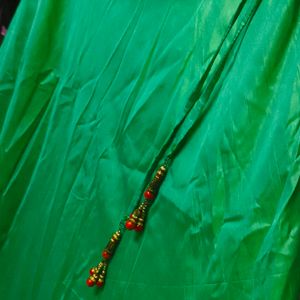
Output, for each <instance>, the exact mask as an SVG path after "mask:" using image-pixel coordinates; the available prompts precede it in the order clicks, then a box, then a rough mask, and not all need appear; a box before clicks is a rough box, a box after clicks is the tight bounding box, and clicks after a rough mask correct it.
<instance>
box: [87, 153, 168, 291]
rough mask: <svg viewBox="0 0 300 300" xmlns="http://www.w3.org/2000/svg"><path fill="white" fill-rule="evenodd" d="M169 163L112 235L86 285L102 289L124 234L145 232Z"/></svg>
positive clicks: (91, 270)
mask: <svg viewBox="0 0 300 300" xmlns="http://www.w3.org/2000/svg"><path fill="white" fill-rule="evenodd" d="M168 162H169V158H167V160H166V162H165V163H164V164H163V165H162V166H160V167H159V168H158V170H157V171H156V174H155V176H154V178H153V179H152V180H151V182H150V184H149V185H148V187H147V189H146V190H145V192H144V194H143V197H144V199H143V201H142V203H141V204H139V205H138V206H137V207H136V208H135V209H134V210H133V212H132V213H131V214H130V215H129V216H128V217H126V219H125V223H124V222H121V223H120V224H121V225H120V228H119V230H118V231H116V232H115V233H114V234H113V235H112V237H111V239H110V240H109V242H108V244H107V245H106V247H105V248H104V250H103V252H102V261H101V262H100V263H99V264H98V265H97V266H96V267H93V268H91V269H90V276H89V278H88V279H87V281H86V284H87V285H88V286H89V287H92V286H94V285H95V284H96V285H97V286H98V287H102V286H103V285H104V283H105V276H106V273H107V268H108V263H109V261H110V260H111V258H112V257H113V255H114V253H115V251H116V248H117V247H118V245H119V243H120V241H121V238H122V234H123V232H124V231H125V230H135V231H137V232H141V231H143V230H144V226H145V220H146V218H147V215H148V213H149V209H150V207H151V205H152V204H153V202H154V200H155V198H156V196H157V194H158V191H159V188H160V186H161V183H162V181H163V180H164V178H165V176H166V173H167V168H168Z"/></svg>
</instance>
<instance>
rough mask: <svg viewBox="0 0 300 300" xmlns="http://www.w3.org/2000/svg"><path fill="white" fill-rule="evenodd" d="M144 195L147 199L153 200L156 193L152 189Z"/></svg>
mask: <svg viewBox="0 0 300 300" xmlns="http://www.w3.org/2000/svg"><path fill="white" fill-rule="evenodd" d="M144 197H145V199H147V200H153V199H154V198H155V195H154V194H153V193H152V192H151V191H149V190H147V191H145V193H144Z"/></svg>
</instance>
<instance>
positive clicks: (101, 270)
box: [86, 0, 261, 287]
mask: <svg viewBox="0 0 300 300" xmlns="http://www.w3.org/2000/svg"><path fill="white" fill-rule="evenodd" d="M260 3H261V0H257V1H256V2H255V4H254V5H253V7H252V9H251V10H250V13H249V14H247V15H246V17H245V18H243V20H242V21H241V23H240V26H239V30H237V32H236V34H235V36H234V38H233V43H232V45H231V46H230V47H229V48H228V49H226V50H227V51H225V55H224V57H223V59H222V61H221V62H220V63H219V65H220V66H224V64H225V62H226V57H227V55H228V53H229V52H230V50H232V48H233V45H234V43H235V42H236V40H237V37H238V36H239V35H240V33H241V32H242V29H243V28H244V27H245V25H246V24H247V23H248V22H250V21H251V18H252V17H253V15H254V14H255V11H256V10H257V8H258V6H259V4H260ZM242 8H243V5H242V6H241V7H240V10H239V13H240V11H241V10H242ZM236 18H237V16H235V20H234V22H235V21H236ZM229 32H230V31H228V32H227V33H226V36H225V38H224V40H223V41H222V43H221V45H220V47H219V49H218V51H217V52H216V54H215V56H214V58H213V59H212V61H211V63H210V64H209V66H208V68H207V72H206V73H207V74H206V76H204V77H205V78H206V77H207V76H208V73H210V71H211V68H212V66H213V64H214V62H215V59H216V57H217V55H218V54H219V53H220V52H221V50H222V47H223V43H224V41H225V39H226V37H227V35H228V34H229ZM226 52H227V53H226ZM217 76H218V72H215V74H214V75H213V76H212V78H210V80H208V84H207V85H206V87H205V86H204V82H203V81H204V79H203V81H202V80H201V81H200V82H199V85H198V86H197V89H196V91H195V93H194V94H193V95H192V97H191V98H194V99H193V100H195V101H192V104H191V105H190V107H189V108H188V110H187V112H186V114H185V115H184V117H183V119H182V120H181V121H180V122H179V124H177V126H176V127H175V129H174V131H173V133H172V134H171V136H170V138H169V140H168V141H167V143H166V145H165V146H166V147H163V148H162V151H161V152H160V154H159V155H158V157H157V159H156V160H159V157H161V156H163V155H164V153H162V152H165V153H166V152H169V154H167V155H166V156H165V159H164V160H163V161H164V162H163V163H162V164H161V165H160V167H159V168H158V169H157V170H156V172H155V174H154V176H153V178H152V180H151V181H150V183H149V184H148V185H147V188H146V189H145V191H144V193H143V197H142V200H141V201H138V204H137V205H136V207H135V209H134V210H133V211H132V213H131V214H130V215H129V216H126V217H124V219H123V220H121V222H120V224H119V229H118V230H117V231H116V232H114V233H113V235H112V237H111V238H110V240H109V242H108V244H107V245H106V247H105V248H104V250H103V251H102V260H101V262H100V263H99V264H98V265H97V266H96V267H93V268H91V269H90V276H89V277H88V279H87V280H86V283H87V285H88V286H90V287H92V286H94V285H97V286H98V287H102V286H103V285H104V283H105V276H106V274H107V268H108V265H109V262H110V260H111V259H112V257H113V255H114V253H115V251H116V249H117V247H118V245H119V243H120V241H121V239H122V236H123V234H124V233H125V232H126V231H136V232H142V231H143V230H144V226H145V221H146V218H147V215H148V213H149V210H150V208H151V206H152V204H153V203H154V200H155V198H156V196H157V194H158V192H159V189H160V186H161V184H162V182H163V180H164V179H165V177H166V175H167V171H168V169H169V167H170V164H171V162H172V160H173V158H174V156H175V155H176V154H177V153H178V152H179V151H180V149H181V148H182V147H183V145H184V143H185V141H186V137H187V136H188V133H189V132H191V131H192V130H193V127H194V126H195V124H197V119H199V118H200V117H201V113H200V112H202V113H203V112H204V111H205V110H206V109H208V107H209V106H210V104H211V103H210V102H209V101H207V102H202V101H198V100H197V98H198V99H199V97H200V95H201V93H202V92H203V90H206V88H207V86H210V85H212V84H213V83H214V82H215V79H216V78H215V77H217ZM199 94H200V95H199ZM188 116H190V119H189V118H188ZM191 116H198V118H191ZM192 120H194V121H192ZM167 148H169V149H170V150H169V151H167Z"/></svg>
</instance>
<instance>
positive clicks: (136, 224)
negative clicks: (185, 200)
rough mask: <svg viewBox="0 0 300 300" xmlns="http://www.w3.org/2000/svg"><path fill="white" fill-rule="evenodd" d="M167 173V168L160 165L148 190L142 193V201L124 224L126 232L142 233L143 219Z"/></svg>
mask: <svg viewBox="0 0 300 300" xmlns="http://www.w3.org/2000/svg"><path fill="white" fill-rule="evenodd" d="M166 172H167V166H166V165H165V164H164V165H162V166H161V167H160V168H159V169H158V170H157V172H156V174H155V176H154V178H153V179H152V181H151V182H150V184H149V186H148V188H147V189H146V191H145V192H144V201H143V202H142V204H140V205H139V207H138V208H136V209H135V210H134V211H133V212H132V214H131V215H130V216H129V218H128V219H127V220H126V222H125V228H126V229H128V230H135V231H143V230H144V224H145V219H146V216H147V214H148V211H149V208H150V206H151V205H152V203H153V201H154V200H155V198H156V196H157V194H158V191H159V188H160V185H161V183H162V181H163V180H164V178H165V176H166Z"/></svg>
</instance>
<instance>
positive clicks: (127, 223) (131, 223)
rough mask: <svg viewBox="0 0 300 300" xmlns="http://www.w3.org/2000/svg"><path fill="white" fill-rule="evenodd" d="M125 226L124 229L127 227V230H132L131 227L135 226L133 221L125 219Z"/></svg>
mask: <svg viewBox="0 0 300 300" xmlns="http://www.w3.org/2000/svg"><path fill="white" fill-rule="evenodd" d="M125 227H126V229H128V230H132V229H134V228H135V223H133V222H131V221H130V220H128V221H126V223H125Z"/></svg>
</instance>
